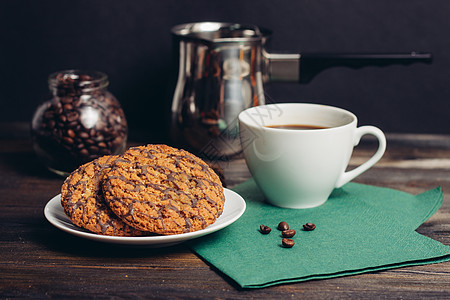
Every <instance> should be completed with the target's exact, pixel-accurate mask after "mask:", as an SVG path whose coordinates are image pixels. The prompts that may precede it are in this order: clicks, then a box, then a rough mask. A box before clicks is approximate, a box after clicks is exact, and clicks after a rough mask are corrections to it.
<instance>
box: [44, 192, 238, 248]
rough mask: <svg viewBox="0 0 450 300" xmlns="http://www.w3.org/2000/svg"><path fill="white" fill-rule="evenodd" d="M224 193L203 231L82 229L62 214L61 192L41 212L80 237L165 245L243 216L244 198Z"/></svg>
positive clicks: (210, 229)
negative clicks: (126, 233)
mask: <svg viewBox="0 0 450 300" xmlns="http://www.w3.org/2000/svg"><path fill="white" fill-rule="evenodd" d="M224 194H225V206H224V209H223V212H222V215H221V216H220V217H219V218H218V219H217V221H216V222H215V223H214V224H211V225H210V226H208V227H206V228H205V229H202V230H198V231H194V232H188V233H182V234H176V235H165V236H143V237H117V236H106V235H99V234H95V233H91V232H89V231H87V230H85V229H83V228H80V227H78V226H75V225H73V224H72V222H71V221H70V219H69V218H68V217H67V216H66V214H65V213H64V209H63V208H62V206H61V195H57V196H55V197H53V198H52V199H51V200H50V201H49V202H48V203H47V205H46V206H45V209H44V215H45V217H46V218H47V220H48V221H49V222H50V223H51V224H53V225H54V226H55V227H57V228H59V229H61V230H63V231H65V232H68V233H70V234H73V235H75V236H79V237H82V238H86V239H90V240H94V241H99V242H105V243H113V244H119V245H134V246H147V247H166V246H171V245H175V244H178V243H181V242H184V241H187V240H190V239H193V238H198V237H201V236H204V235H207V234H210V233H213V232H215V231H217V230H219V229H222V228H224V227H227V226H228V225H230V224H232V223H233V222H234V221H236V220H237V219H239V217H240V216H242V214H243V213H244V211H245V201H244V199H242V197H241V196H240V195H239V194H237V193H236V192H234V191H232V190H229V189H225V188H224Z"/></svg>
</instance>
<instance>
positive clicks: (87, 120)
mask: <svg viewBox="0 0 450 300" xmlns="http://www.w3.org/2000/svg"><path fill="white" fill-rule="evenodd" d="M48 82H49V89H50V91H51V92H52V98H51V99H50V100H49V101H46V102H44V103H43V104H41V105H40V106H39V107H38V108H37V110H36V112H35V114H34V116H33V120H32V124H31V129H32V137H33V147H34V149H35V151H36V153H37V155H38V157H39V158H40V159H41V160H42V162H43V163H44V164H45V165H46V166H47V168H48V169H50V170H51V171H53V172H55V173H57V174H60V175H64V176H65V175H67V174H68V173H70V172H72V171H73V170H75V169H76V168H77V167H79V166H80V165H82V164H83V163H86V162H88V161H91V160H93V159H95V158H97V157H100V156H103V155H108V154H119V153H122V152H123V151H124V150H125V147H126V141H127V134H128V126H127V121H126V119H125V114H124V112H123V110H122V108H121V106H120V104H119V102H118V101H117V99H116V98H115V97H114V96H113V95H112V94H111V93H110V92H109V91H108V90H107V89H106V87H107V85H108V77H107V76H106V75H105V74H103V73H101V72H96V71H81V70H68V71H62V72H56V73H54V74H51V75H50V76H49V81H48Z"/></svg>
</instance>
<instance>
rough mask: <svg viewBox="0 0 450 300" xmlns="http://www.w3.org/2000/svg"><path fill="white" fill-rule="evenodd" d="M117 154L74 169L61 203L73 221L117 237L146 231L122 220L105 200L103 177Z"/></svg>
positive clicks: (92, 229) (78, 224)
mask: <svg viewBox="0 0 450 300" xmlns="http://www.w3.org/2000/svg"><path fill="white" fill-rule="evenodd" d="M116 159H117V156H110V155H107V156H103V157H100V158H97V159H95V160H93V161H91V162H89V163H86V164H84V165H82V166H80V167H79V168H78V169H77V170H75V171H73V172H72V173H71V174H70V175H69V176H68V177H67V179H66V180H65V181H64V184H63V185H62V188H61V204H62V206H63V208H64V212H65V213H66V215H67V216H68V217H69V218H70V220H71V221H72V223H73V224H75V225H77V226H79V227H83V228H85V229H87V230H89V231H91V232H94V233H98V234H103V235H113V236H140V235H144V233H143V232H142V231H140V230H137V229H134V228H132V227H130V226H129V225H127V224H126V223H124V222H123V221H122V220H121V219H119V218H118V217H117V216H116V215H115V214H114V213H113V212H112V211H111V209H109V207H108V206H107V205H105V203H104V201H103V195H102V189H101V178H102V176H103V175H104V174H105V173H106V172H107V171H108V170H109V168H110V164H111V163H112V162H113V161H114V160H116Z"/></svg>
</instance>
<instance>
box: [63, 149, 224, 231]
mask: <svg viewBox="0 0 450 300" xmlns="http://www.w3.org/2000/svg"><path fill="white" fill-rule="evenodd" d="M224 202H225V197H224V194H223V187H222V183H221V181H220V179H219V177H218V176H217V174H216V173H215V172H214V171H213V170H212V169H211V168H210V167H209V166H208V165H207V164H206V163H205V162H204V161H202V160H201V159H200V158H198V157H196V156H195V155H193V154H191V153H189V152H187V151H185V150H181V149H175V148H172V147H169V146H167V145H147V146H139V147H133V148H130V149H128V150H127V151H126V152H125V153H124V154H122V155H107V156H103V157H100V158H98V159H96V160H94V161H91V162H89V163H87V164H84V165H82V166H81V167H79V168H78V169H77V170H75V171H74V172H72V173H71V174H70V175H69V176H68V177H67V179H66V180H65V182H64V184H63V186H62V188H61V204H62V206H63V208H64V212H65V213H66V215H67V216H68V217H69V218H70V219H71V221H72V222H73V223H74V224H75V225H77V226H79V227H83V228H85V229H87V230H89V231H91V232H94V233H97V234H103V235H111V236H144V235H151V234H163V235H170V234H180V233H185V232H191V231H197V230H200V229H203V228H205V227H207V226H209V225H210V224H212V223H214V222H215V221H216V219H217V218H218V217H219V216H220V215H221V213H222V211H223V207H224Z"/></svg>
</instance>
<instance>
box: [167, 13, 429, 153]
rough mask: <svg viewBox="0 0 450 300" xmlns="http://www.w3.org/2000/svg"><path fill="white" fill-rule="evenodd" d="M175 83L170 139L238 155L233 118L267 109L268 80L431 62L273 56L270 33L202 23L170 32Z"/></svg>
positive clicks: (401, 57) (411, 56)
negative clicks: (253, 109)
mask: <svg viewBox="0 0 450 300" xmlns="http://www.w3.org/2000/svg"><path fill="white" fill-rule="evenodd" d="M172 35H173V38H174V46H175V47H176V52H175V53H174V54H175V59H177V60H178V66H179V69H178V79H177V84H176V87H175V92H174V95H173V99H172V106H171V129H170V130H171V136H172V139H173V140H174V142H177V143H179V145H180V146H183V147H185V148H187V149H190V150H191V151H194V152H196V153H197V154H199V155H201V156H204V157H206V158H214V159H220V158H228V157H230V156H233V155H235V154H237V153H239V152H241V150H242V149H241V145H240V141H239V136H238V127H237V126H238V125H237V124H238V122H237V117H238V115H239V113H240V112H241V111H243V110H245V109H247V108H249V107H252V106H257V105H262V104H266V102H267V101H266V99H265V94H264V84H265V83H267V82H269V81H285V82H287V81H289V82H298V83H301V84H304V83H308V82H309V81H310V80H311V79H312V78H313V77H314V76H315V75H317V74H318V73H319V72H321V71H322V70H324V69H326V68H330V67H333V66H346V67H351V68H360V67H364V66H385V65H391V64H404V65H407V64H411V63H415V62H428V63H429V62H431V59H432V58H431V55H430V54H427V53H424V54H422V53H415V52H412V53H408V54H299V53H297V54H274V53H268V52H267V51H266V49H265V46H266V43H267V41H268V39H269V38H270V36H271V31H270V30H267V29H264V28H260V27H257V26H253V25H242V24H233V23H218V22H201V23H190V24H182V25H178V26H175V27H173V28H172Z"/></svg>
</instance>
